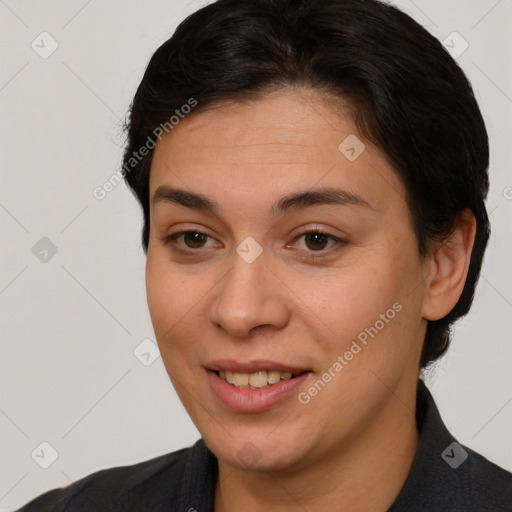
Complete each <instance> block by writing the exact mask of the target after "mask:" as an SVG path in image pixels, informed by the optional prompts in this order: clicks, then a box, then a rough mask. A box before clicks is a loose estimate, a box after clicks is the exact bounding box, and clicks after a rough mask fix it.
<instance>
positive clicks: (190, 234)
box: [162, 231, 211, 249]
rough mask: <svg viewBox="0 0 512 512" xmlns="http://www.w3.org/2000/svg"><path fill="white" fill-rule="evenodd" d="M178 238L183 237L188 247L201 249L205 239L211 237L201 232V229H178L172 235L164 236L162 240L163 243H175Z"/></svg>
mask: <svg viewBox="0 0 512 512" xmlns="http://www.w3.org/2000/svg"><path fill="white" fill-rule="evenodd" d="M180 238H182V239H183V242H184V243H185V246H186V247H187V248H188V249H203V248H204V247H205V243H206V241H207V240H208V238H211V237H210V236H209V235H207V234H205V233H201V231H179V232H177V233H173V234H172V235H167V236H164V237H163V238H162V242H163V243H164V245H169V244H176V242H177V241H178V239H180ZM180 245H181V244H180Z"/></svg>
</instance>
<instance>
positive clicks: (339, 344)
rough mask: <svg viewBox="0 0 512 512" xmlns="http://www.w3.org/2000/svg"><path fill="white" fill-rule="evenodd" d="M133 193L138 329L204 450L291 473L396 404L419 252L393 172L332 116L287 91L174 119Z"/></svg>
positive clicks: (312, 100)
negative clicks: (142, 297) (137, 217)
mask: <svg viewBox="0 0 512 512" xmlns="http://www.w3.org/2000/svg"><path fill="white" fill-rule="evenodd" d="M347 137H348V138H347ZM356 137H357V138H356ZM363 144H364V146H363ZM150 197H151V202H150V218H151V224H150V237H149V246H148V253H147V267H146V282H147V298H148V304H149V310H150V314H151V319H152V322H153V326H154V330H155V335H156V338H157V341H158V344H159V348H160V351H161V355H162V358H163V361H164V364H165V367H166V369H167V372H168V374H169V376H170V378H171V380H172V382H173V384H174V386H175V389H176V391H177V393H178V395H179V397H180V399H181V401H182V402H183V404H184V406H185V408H186V410H187V412H188V413H189V415H190V417H191V418H192V420H193V421H194V423H195V425H196V426H197V428H198V430H199V431H200V433H201V435H202V436H203V439H204V440H205V442H206V444H207V445H208V446H209V448H210V449H211V450H212V451H213V452H214V453H215V455H216V456H217V457H218V458H219V460H220V461H222V462H224V463H227V464H230V465H232V466H235V467H238V468H251V469H256V470H258V469H261V470H285V469H287V468H288V469H290V468H299V467H301V466H302V465H305V464H312V463H314V462H315V461H317V460H318V461H320V460H322V459H325V457H326V455H327V454H330V455H332V454H333V453H335V452H340V453H341V452H342V451H343V450H344V449H346V447H347V446H348V445H349V444H350V443H354V442H355V441H356V440H357V439H358V438H362V436H364V435H365V432H368V431H369V430H370V429H371V428H374V429H375V427H376V426H378V424H379V422H383V421H385V419H386V418H387V417H390V415H395V416H396V415H397V414H398V412H397V411H398V410H399V409H398V408H397V404H398V401H397V400H393V398H390V397H392V396H393V394H395V395H398V396H400V393H402V392H403V393H406V391H405V390H406V389H412V387H411V386H414V384H415V382H416V380H417V378H418V372H419V367H418V361H419V356H420V350H421V344H422V340H423V337H424V333H425V326H426V322H425V320H424V319H423V317H422V308H423V304H424V301H425V294H426V291H425V286H426V285H425V284H424V283H425V279H424V277H425V272H426V263H425V262H424V261H423V260H422V259H421V258H420V256H419V254H418V248H417V241H416V238H415V235H414V231H413V227H412V223H411V218H410V214H409V210H408V207H407V204H406V201H405V191H404V187H403V185H402V183H401V181H400V179H399V178H398V176H397V175H396V173H395V172H394V170H393V168H392V167H391V166H390V164H389V163H388V162H387V161H386V159H385V157H384V155H383V154H382V153H380V152H379V151H378V150H377V149H376V148H374V147H372V146H371V144H369V143H368V142H364V141H363V139H362V137H361V136H360V135H359V134H358V132H357V130H356V127H355V125H354V123H353V121H352V120H351V118H350V116H349V115H348V114H343V113H342V112H339V111H338V112H337V113H335V112H334V111H333V110H332V106H331V105H330V104H329V103H328V102H327V101H325V99H323V98H322V97H320V96H318V95H317V94H316V93H314V92H313V91H304V90H303V91H301V92H299V91H296V90H291V89H286V90H282V91H279V92H275V93H272V94H271V95H269V96H267V97H265V98H264V99H261V100H255V101H252V102H230V103H223V104H219V105H217V106H216V107H215V108H210V109H208V110H205V111H203V112H200V113H196V114H193V115H190V116H189V117H187V118H185V119H184V120H182V121H181V122H180V124H179V125H178V126H176V127H175V128H174V130H173V131H172V132H170V133H169V134H168V135H166V137H165V138H163V139H162V140H161V141H160V142H159V143H158V145H157V147H156V149H155V153H154V155H153V161H152V166H151V173H150ZM290 373H291V376H290ZM248 374H249V375H248ZM290 377H291V378H290ZM227 381H232V382H234V383H230V382H227ZM390 390H391V391H392V393H390ZM398 407H401V408H403V405H399V406H398Z"/></svg>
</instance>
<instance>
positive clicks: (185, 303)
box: [21, 0, 512, 512]
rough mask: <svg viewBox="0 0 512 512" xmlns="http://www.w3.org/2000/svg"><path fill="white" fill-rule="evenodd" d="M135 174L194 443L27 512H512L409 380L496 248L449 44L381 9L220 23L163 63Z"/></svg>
mask: <svg viewBox="0 0 512 512" xmlns="http://www.w3.org/2000/svg"><path fill="white" fill-rule="evenodd" d="M123 164H124V165H123V170H122V175H123V177H124V178H125V179H126V181H127V183H128V184H129V186H130V187H131V189H132V190H133V192H134V193H135V195H136V197H137V199H138V200H139V202H140V204H141V206H142V210H143V214H144V227H143V233H142V242H143V247H144V250H145V252H146V254H147V266H146V282H147V298H148V304H149V310H150V313H151V319H152V323H153V326H154V330H155V334H156V338H157V341H158V344H159V348H160V353H161V355H162V358H163V361H164V364H165V366H166V369H167V372H168V374H169V376H170V379H171V381H172V383H173V385H174V387H175V389H176V391H177V393H178V395H179V396H180V399H181V401H182V403H183V405H184V406H185V408H186V410H187V412H188V413H189V415H190V417H191V418H192V420H193V421H194V423H195V425H196V426H197V428H198V430H199V432H200V433H201V436H202V439H201V440H199V441H198V442H197V443H196V444H195V445H194V446H193V447H191V448H186V449H183V450H180V451H178V452H174V453H171V454H167V455H164V456H161V457H158V458H156V459H152V460H150V461H146V462H142V463H140V464H137V465H134V466H127V467H122V468H112V469H108V470H103V471H100V472H97V473H94V474H92V475H89V476H88V477H86V478H84V479H82V480H80V481H78V482H75V483H74V484H72V485H70V486H68V487H66V488H63V489H56V490H53V491H50V492H48V493H46V494H44V495H42V496H40V497H39V498H37V499H36V500H34V501H32V502H31V503H30V504H28V505H26V506H25V507H24V508H22V509H21V510H23V511H32V510H53V511H58V510H66V511H82V510H84V511H85V510H87V511H90V510H123V511H127V510H134V511H135V510H162V511H163V510H176V511H178V510H184V511H186V510H188V511H194V510H196V511H198V512H201V511H207V510H215V512H221V511H222V512H224V511H232V510H251V511H259V510H308V511H313V510H350V511H351V512H353V511H368V510H372V511H386V510H389V511H393V512H399V511H405V510H407V511H411V510H412V511H426V510H428V511H432V510H435V511H442V510H457V511H459V510H464V511H477V510H493V511H505V510H510V507H511V504H512V492H511V474H510V473H509V472H507V471H505V470H504V469H502V468H500V467H498V466H496V465H495V464H493V463H492V462H490V461H488V460H487V459H485V458H484V457H483V456H481V455H479V454H477V453H475V452H474V451H472V450H471V449H469V448H467V447H463V446H461V445H460V444H459V443H458V442H457V441H456V440H455V439H454V438H453V437H452V436H451V434H450V433H449V432H448V430H447V429H446V427H445V426H444V424H443V422H442V420H441V418H440V416H439V413H438V411H437V408H436V406H435V403H434V401H433V399H432V396H431V395H430V393H429V391H428V390H427V388H426V387H425V385H424V384H423V382H422V381H421V380H419V374H420V370H421V369H422V368H425V367H426V366H428V365H429V364H430V363H432V362H433V361H435V360H436V359H438V358H439V357H440V356H441V355H442V354H444V352H445V351H446V349H447V348H448V345H449V341H450V330H449V329H450V326H451V324H452V323H453V322H454V321H455V320H456V319H458V318H460V317H461V316H463V315H465V314H466V313H467V312H468V310H469V308H470V305H471V301H472V297H473V294H474V289H475V286H476V282H477V279H478V275H479V272H480V267H481V263H482V258H483V254H484V251H485V247H486V244H487V240H488V237H489V221H488V217H487V212H486V208H485V204H484V200H485V197H486V195H487V191H488V186H489V184H488V175H487V167H488V143H487V134H486V130H485V126H484V123H483V120H482V117H481V114H480V111H479V108H478V106H477V104H476V101H475V99H474V96H473V93H472V90H471V86H470V84H469V83H468V80H467V78H466V77H465V75H464V74H463V72H462V71H461V70H460V68H459V67H458V66H457V65H456V63H455V62H454V61H453V59H452V58H451V57H450V56H449V54H448V53H447V52H446V51H445V50H444V49H443V47H442V45H441V43H439V42H438V41H437V40H436V39H435V38H434V37H433V36H431V35H430V34H429V33H428V32H427V31H426V30H425V29H423V28H422V27H421V26H419V25H418V24H417V23H416V22H414V21H413V20H412V19H411V18H409V17H408V16H407V15H405V14H404V13H402V12H401V11H399V10H397V9H396V8H394V7H392V6H389V5H387V4H384V3H381V2H378V1H375V0H332V1H328V2H327V1H325V0H308V1H300V0H247V1H244V2H239V1H236V0H219V1H217V2H215V3H212V4H211V5H209V6H206V7H204V8H203V9H201V10H199V11H197V12H196V13H195V14H193V15H192V16H190V17H189V18H187V19H186V20H185V21H184V22H183V23H182V24H181V25H180V26H179V27H178V29H177V30H176V32H175V33H174V35H173V36H172V37H171V38H170V39H169V40H168V41H167V42H165V43H164V44H163V45H162V46H161V47H160V48H159V49H158V50H157V51H156V52H155V54H154V55H153V57H152V58H151V61H150V63H149V65H148V68H147V70H146V73H145V75H144V77H143V80H142V82H141V84H140V86H139V88H138V90H137V93H136V95H135V98H134V100H133V104H132V108H131V116H130V122H129V126H128V145H127V148H126V152H125V157H124V162H123Z"/></svg>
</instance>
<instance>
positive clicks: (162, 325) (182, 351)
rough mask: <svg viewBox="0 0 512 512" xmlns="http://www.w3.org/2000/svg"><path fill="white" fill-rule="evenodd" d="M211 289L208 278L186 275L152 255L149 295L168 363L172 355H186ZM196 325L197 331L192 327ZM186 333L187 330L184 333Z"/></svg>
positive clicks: (164, 355) (147, 265)
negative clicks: (209, 288)
mask: <svg viewBox="0 0 512 512" xmlns="http://www.w3.org/2000/svg"><path fill="white" fill-rule="evenodd" d="M207 291H208V285H207V280H206V279H204V280H203V279H200V278H198V277H197V276H195V277H187V275H186V273H184V272H183V271H182V270H181V269H179V268H177V267H176V266H175V265H172V264H170V263H169V262H168V261H162V260H161V259H158V258H156V257H153V256H150V255H149V252H148V260H147V264H146V296H147V302H148V307H149V312H150V316H151V322H152V324H153V329H154V331H155V335H156V338H157V342H158V345H159V348H160V352H161V353H162V357H163V359H164V362H165V363H166V366H167V361H168V360H169V356H170V354H172V355H173V358H174V357H178V358H183V357H185V356H186V350H189V349H190V347H191V346H193V344H192V343H190V337H192V336H193V335H194V333H195V332H196V331H197V330H198V328H199V327H200V325H201V324H200V323H198V322H199V319H198V315H199V312H200V311H201V307H202V304H203V303H204V301H205V299H206V296H207ZM193 325H196V326H197V327H196V331H194V330H193V329H192V328H191V326H193ZM184 333H188V334H187V335H186V336H183V334H184Z"/></svg>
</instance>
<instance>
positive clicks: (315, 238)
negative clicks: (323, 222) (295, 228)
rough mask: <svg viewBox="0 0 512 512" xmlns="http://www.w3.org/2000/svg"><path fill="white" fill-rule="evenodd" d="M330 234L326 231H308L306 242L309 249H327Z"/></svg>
mask: <svg viewBox="0 0 512 512" xmlns="http://www.w3.org/2000/svg"><path fill="white" fill-rule="evenodd" d="M329 238H330V237H329V236H328V235H325V234H324V233H316V232H312V233H306V234H305V242H306V245H307V247H308V249H311V250H312V251H319V250H322V249H325V247H326V245H327V243H328V242H329Z"/></svg>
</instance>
